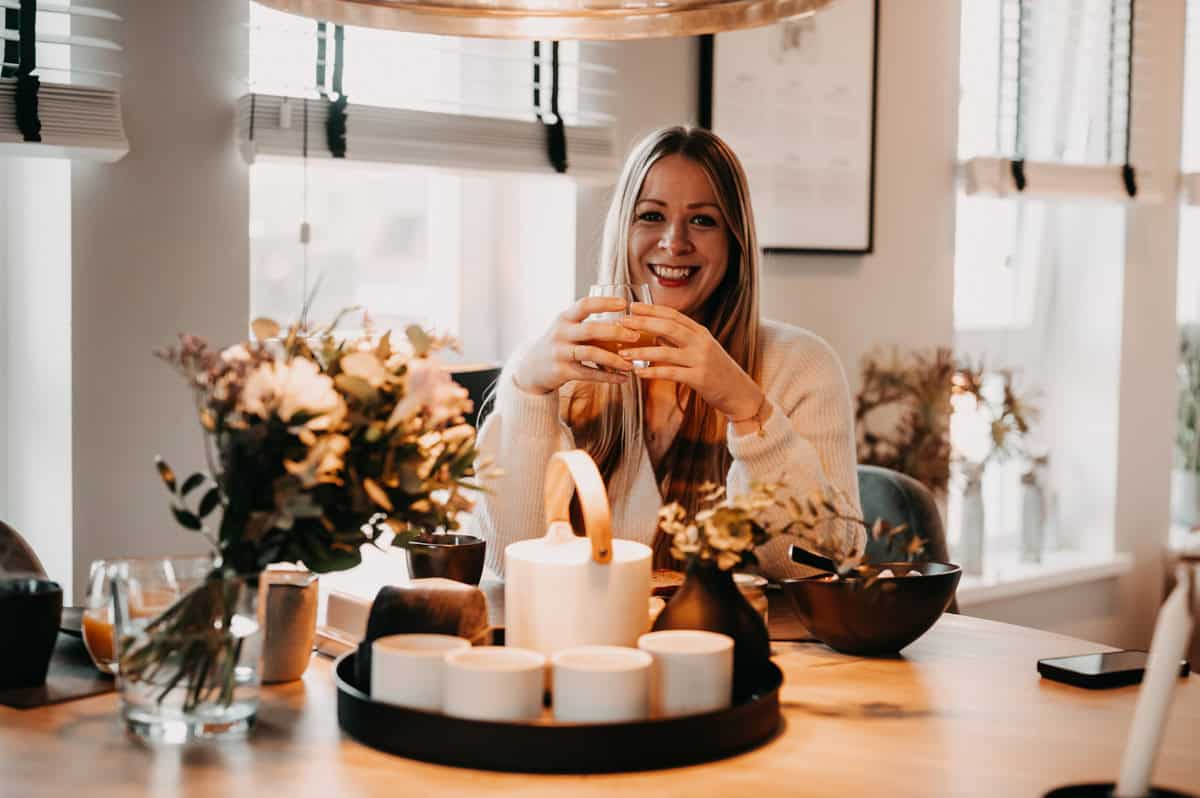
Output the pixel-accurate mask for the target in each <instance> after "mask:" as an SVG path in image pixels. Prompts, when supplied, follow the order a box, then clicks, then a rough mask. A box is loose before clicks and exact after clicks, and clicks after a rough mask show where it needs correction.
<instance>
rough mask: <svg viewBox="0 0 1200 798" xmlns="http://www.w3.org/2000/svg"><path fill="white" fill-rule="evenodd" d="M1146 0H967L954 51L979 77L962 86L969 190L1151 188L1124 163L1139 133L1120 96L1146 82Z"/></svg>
mask: <svg viewBox="0 0 1200 798" xmlns="http://www.w3.org/2000/svg"><path fill="white" fill-rule="evenodd" d="M1151 5H1152V4H1151V3H1148V2H1143V3H1136V0H1062V1H1061V2H1055V3H1039V2H1035V0H994V2H983V1H982V0H979V1H977V2H974V3H968V4H965V5H964V13H970V14H974V15H976V20H974V22H975V24H974V25H973V26H972V27H971V31H972V32H971V34H970V36H971V37H973V40H970V41H964V42H963V46H962V58H963V59H964V60H965V61H966V62H967V64H968V70H967V71H969V72H970V73H971V74H973V75H975V76H977V78H978V80H973V81H971V82H969V83H966V84H965V85H964V86H963V92H964V97H963V106H962V113H963V114H964V120H963V121H962V124H961V125H960V140H959V156H960V159H961V160H962V161H963V171H964V174H965V178H966V190H967V193H969V194H973V193H984V194H996V195H1009V194H1017V193H1025V194H1027V195H1033V196H1062V197H1079V198H1085V197H1093V198H1106V197H1107V198H1113V199H1129V198H1130V196H1131V194H1132V195H1135V196H1136V198H1137V199H1156V197H1155V193H1156V187H1155V184H1154V183H1153V181H1152V180H1151V179H1149V178H1150V176H1149V175H1148V174H1146V173H1143V172H1140V171H1139V170H1138V169H1137V165H1136V164H1131V166H1132V167H1133V169H1132V170H1126V169H1125V168H1124V167H1125V165H1126V163H1127V160H1128V158H1127V153H1128V144H1129V143H1130V135H1131V134H1132V135H1134V136H1136V134H1137V130H1136V127H1135V128H1134V129H1133V130H1130V122H1131V121H1133V120H1134V117H1133V114H1132V113H1131V110H1132V109H1131V108H1130V104H1129V97H1130V96H1131V95H1132V96H1137V94H1138V93H1140V92H1142V91H1144V90H1145V88H1146V86H1145V83H1144V82H1143V81H1141V80H1140V74H1141V73H1139V70H1138V68H1137V65H1138V63H1139V62H1141V63H1144V62H1145V60H1146V59H1147V58H1149V57H1152V54H1150V53H1148V52H1147V47H1146V46H1145V40H1146V38H1147V36H1148V34H1149V33H1150V32H1151V30H1152V27H1153V24H1154V22H1153V20H1152V18H1151V15H1150V8H1151ZM965 29H966V27H965V26H964V30H965ZM1139 42H1141V43H1142V44H1141V45H1140V46H1139ZM1131 47H1132V51H1131ZM1131 66H1132V71H1131ZM1131 81H1132V84H1131ZM1131 85H1132V89H1133V91H1132V92H1131Z"/></svg>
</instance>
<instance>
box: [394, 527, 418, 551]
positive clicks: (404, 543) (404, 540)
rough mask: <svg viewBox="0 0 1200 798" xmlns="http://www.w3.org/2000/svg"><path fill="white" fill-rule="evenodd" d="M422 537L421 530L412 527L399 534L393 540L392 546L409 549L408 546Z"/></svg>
mask: <svg viewBox="0 0 1200 798" xmlns="http://www.w3.org/2000/svg"><path fill="white" fill-rule="evenodd" d="M419 537H421V530H419V529H416V528H412V527H410V528H409V529H406V530H405V531H403V532H397V533H396V536H395V537H394V538H392V545H393V546H395V547H396V548H398V549H407V548H408V544H409V543H412V542H413V541H414V540H416V539H417V538H419Z"/></svg>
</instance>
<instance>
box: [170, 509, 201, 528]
mask: <svg viewBox="0 0 1200 798" xmlns="http://www.w3.org/2000/svg"><path fill="white" fill-rule="evenodd" d="M171 515H173V516H175V520H176V521H178V522H179V525H180V526H181V527H183V528H184V529H191V530H199V529H200V528H201V526H203V525H202V524H201V523H200V519H199V518H197V517H196V514H195V513H192V512H189V511H188V510H184V509H183V508H182V507H172V508H171Z"/></svg>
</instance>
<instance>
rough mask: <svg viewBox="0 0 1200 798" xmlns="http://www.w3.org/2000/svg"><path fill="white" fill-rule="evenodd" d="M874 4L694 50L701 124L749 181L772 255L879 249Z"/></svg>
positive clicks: (830, 10) (716, 38) (709, 39)
mask: <svg viewBox="0 0 1200 798" xmlns="http://www.w3.org/2000/svg"><path fill="white" fill-rule="evenodd" d="M878 18H879V4H878V0H839V2H837V3H833V4H832V5H830V6H829V7H827V8H825V9H823V10H821V11H819V12H818V13H816V14H813V15H810V16H808V17H803V18H800V19H796V20H789V21H787V22H782V23H779V24H777V25H772V26H769V27H764V28H754V29H751V30H743V31H733V32H731V33H718V34H715V35H709V36H702V37H701V39H700V123H701V124H702V125H704V126H705V127H707V128H709V129H711V130H713V131H714V132H716V133H717V134H718V135H720V136H721V137H722V138H723V139H725V140H726V141H727V142H729V144H730V146H732V147H733V149H734V151H735V152H737V154H738V156H739V157H740V158H741V160H742V164H743V166H745V168H746V172H747V174H748V176H749V178H750V193H751V202H752V203H753V205H754V214H755V220H756V222H757V224H758V240H759V244H760V245H761V246H762V247H763V249H765V250H766V251H767V252H783V253H836V254H847V255H860V254H864V253H868V252H871V251H872V249H873V246H874V221H875V220H874V216H875V208H874V199H875V196H874V195H875V82H876V55H877V36H876V28H877V23H878Z"/></svg>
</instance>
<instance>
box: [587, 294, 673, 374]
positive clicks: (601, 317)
mask: <svg viewBox="0 0 1200 798" xmlns="http://www.w3.org/2000/svg"><path fill="white" fill-rule="evenodd" d="M588 296H590V297H592V296H600V297H620V298H621V299H624V300H625V310H619V311H612V312H609V313H593V314H592V315H590V316H588V317H587V321H609V322H617V321H620V320H621V319H622V318H623V317H625V316H628V315H630V311H629V308H630V306H631V305H632V304H633V303H634V302H643V303H645V304H647V305H649V304H652V303H653V302H654V300H653V299H652V298H651V296H650V286H648V285H646V284H645V283H597V284H596V285H593V286H592V287H591V288H590V289H588ZM637 334H638V339H637V340H636V341H633V342H627V341H601V340H592V341H584V343H585V344H587V345H588V346H596V347H599V348H601V349H606V350H608V351H609V352H612V353H613V354H614V355H615V354H617V353H618V352H619V351H620V350H622V349H633V348H635V347H644V346H654V345H655V343H656V340H657V339H656V338H655V337H654V335H653V334H651V333H648V332H643V331H641V330H639V331H637ZM633 364H634V365H635V366H637V367H638V368H645V367H646V366H648V365H650V363H649V362H648V361H645V360H635V361H633Z"/></svg>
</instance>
